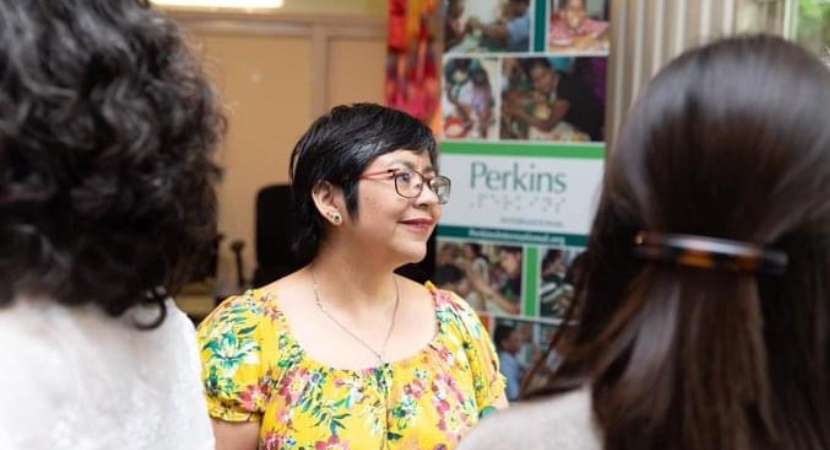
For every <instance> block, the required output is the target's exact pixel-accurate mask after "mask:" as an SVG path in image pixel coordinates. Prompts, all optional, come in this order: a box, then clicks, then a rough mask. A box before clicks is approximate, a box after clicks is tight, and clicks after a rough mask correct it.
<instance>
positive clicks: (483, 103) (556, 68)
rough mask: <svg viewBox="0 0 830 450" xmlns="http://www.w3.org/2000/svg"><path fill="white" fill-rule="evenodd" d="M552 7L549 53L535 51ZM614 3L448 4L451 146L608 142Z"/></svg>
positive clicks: (486, 0)
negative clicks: (541, 16)
mask: <svg viewBox="0 0 830 450" xmlns="http://www.w3.org/2000/svg"><path fill="white" fill-rule="evenodd" d="M543 1H544V2H546V3H545V4H544V5H543V6H544V7H545V8H544V9H543V10H544V11H546V12H547V13H546V14H545V16H546V20H545V21H546V24H545V37H546V39H545V49H544V50H543V51H538V52H535V51H534V48H533V42H534V30H536V29H538V28H539V27H536V26H535V23H534V22H535V20H534V17H535V16H536V14H535V12H536V11H537V9H538V8H537V5H536V3H537V2H543ZM608 3H609V0H476V1H465V0H447V1H446V2H445V5H446V11H445V15H444V18H445V19H444V22H445V23H444V63H443V71H442V72H443V73H442V75H441V76H442V77H443V79H442V86H443V88H442V93H441V94H442V95H441V112H442V114H441V115H442V127H441V131H442V133H443V136H444V138H445V139H447V140H471V141H475V140H480V141H498V140H503V141H511V140H513V141H536V142H603V141H604V140H605V130H604V126H605V124H604V122H605V103H606V92H605V86H606V76H605V75H606V72H607V60H608V58H607V56H608V52H609V47H610V46H609V21H608V20H609V14H610V11H609V5H608Z"/></svg>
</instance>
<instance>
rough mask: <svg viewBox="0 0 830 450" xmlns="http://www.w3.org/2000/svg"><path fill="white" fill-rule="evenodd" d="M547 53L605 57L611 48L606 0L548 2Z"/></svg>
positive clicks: (554, 0) (608, 12) (558, 0)
mask: <svg viewBox="0 0 830 450" xmlns="http://www.w3.org/2000/svg"><path fill="white" fill-rule="evenodd" d="M547 1H549V2H550V3H549V6H548V11H550V17H549V20H548V47H547V48H548V51H549V52H551V53H557V54H565V55H576V54H581V55H586V54H587V55H607V54H608V51H609V49H610V47H611V45H610V27H609V18H610V14H611V11H610V6H609V4H608V3H609V1H608V0H547Z"/></svg>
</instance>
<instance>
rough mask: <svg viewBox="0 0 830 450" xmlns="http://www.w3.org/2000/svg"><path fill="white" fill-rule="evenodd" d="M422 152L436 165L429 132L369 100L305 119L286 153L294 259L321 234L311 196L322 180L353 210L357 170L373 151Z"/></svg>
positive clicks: (308, 255) (307, 253)
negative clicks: (336, 189)
mask: <svg viewBox="0 0 830 450" xmlns="http://www.w3.org/2000/svg"><path fill="white" fill-rule="evenodd" d="M402 149H406V150H412V151H415V152H427V153H428V154H429V158H430V161H431V162H432V164H433V165H436V164H437V155H436V144H435V137H434V136H433V135H432V131H431V130H430V129H429V127H427V126H426V125H424V124H423V123H421V122H420V121H418V119H416V118H415V117H412V116H411V115H409V114H407V113H405V112H402V111H398V110H394V109H391V108H387V107H384V106H381V105H377V104H373V103H355V104H352V105H341V106H336V107H334V108H333V109H332V110H331V111H329V113H327V114H325V115H323V116H322V117H320V118H318V119H317V120H315V121H314V123H312V124H311V127H309V129H308V131H306V132H305V134H304V135H303V136H302V137H301V138H300V140H299V141H298V142H297V145H296V146H295V147H294V151H293V152H292V153H291V163H290V176H291V187H292V193H293V198H294V208H295V211H296V220H297V224H298V228H297V229H298V230H299V232H298V236H297V240H296V242H295V245H294V250H295V253H296V256H297V259H298V261H299V262H300V263H302V264H305V263H308V262H309V261H311V259H313V258H314V257H315V256H316V255H317V251H318V249H319V246H320V242H321V241H322V239H323V238H324V236H323V231H324V229H325V228H324V226H323V221H322V219H321V218H320V214H319V212H318V211H317V207H316V206H315V204H314V201H313V200H312V198H311V192H312V190H313V189H314V187H315V186H317V185H318V184H319V183H322V182H324V181H327V182H329V183H331V184H333V185H335V186H337V187H339V188H341V189H342V190H343V194H344V196H345V198H346V207H347V209H348V214H349V215H350V216H353V215H354V214H355V213H356V212H357V210H358V206H359V205H358V204H357V197H358V195H357V193H358V190H357V187H358V183H357V182H358V180H359V177H360V174H361V173H363V171H364V170H365V169H366V167H367V166H368V165H369V164H371V163H372V161H374V160H375V158H377V157H378V156H381V155H384V154H386V153H391V152H394V151H398V150H402Z"/></svg>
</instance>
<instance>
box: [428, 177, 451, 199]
mask: <svg viewBox="0 0 830 450" xmlns="http://www.w3.org/2000/svg"><path fill="white" fill-rule="evenodd" d="M429 187H430V189H432V192H435V195H436V196H437V197H438V203H439V204H441V205H444V204H446V203H447V202H448V201H450V179H449V178H447V177H435V178H433V179H432V180H430V182H429Z"/></svg>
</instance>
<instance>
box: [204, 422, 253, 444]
mask: <svg viewBox="0 0 830 450" xmlns="http://www.w3.org/2000/svg"><path fill="white" fill-rule="evenodd" d="M211 422H212V423H213V435H214V437H215V438H216V450H256V448H257V445H258V444H259V422H241V423H234V422H225V421H223V420H216V419H213V420H212V421H211Z"/></svg>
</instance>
